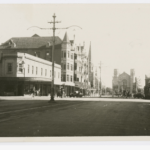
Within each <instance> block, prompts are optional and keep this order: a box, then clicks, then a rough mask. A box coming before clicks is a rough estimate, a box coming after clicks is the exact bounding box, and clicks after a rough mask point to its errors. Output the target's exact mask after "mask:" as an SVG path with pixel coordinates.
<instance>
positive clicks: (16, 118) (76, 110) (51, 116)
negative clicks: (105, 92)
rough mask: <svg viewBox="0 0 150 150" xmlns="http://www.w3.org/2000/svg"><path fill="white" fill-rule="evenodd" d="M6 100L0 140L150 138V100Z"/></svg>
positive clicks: (1, 110)
mask: <svg viewBox="0 0 150 150" xmlns="http://www.w3.org/2000/svg"><path fill="white" fill-rule="evenodd" d="M3 99H4V98H1V100H0V137H26V136H28V137H39V136H48V137H52V136H144V135H150V100H135V99H111V98H109V99H106V98H101V99H100V98H95V99H94V98H80V99H79V98H72V99H69V98H68V99H59V98H58V99H57V100H56V102H55V103H48V99H49V98H34V99H31V98H28V99H27V98H21V97H20V98H13V97H11V98H5V100H3ZM15 99H16V100H15ZM41 99H43V100H41Z"/></svg>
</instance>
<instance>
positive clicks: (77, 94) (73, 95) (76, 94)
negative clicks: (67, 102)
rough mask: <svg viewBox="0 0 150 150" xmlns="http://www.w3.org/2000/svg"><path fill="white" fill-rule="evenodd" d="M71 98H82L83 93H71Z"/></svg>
mask: <svg viewBox="0 0 150 150" xmlns="http://www.w3.org/2000/svg"><path fill="white" fill-rule="evenodd" d="M69 96H70V97H82V96H83V93H82V92H79V91H75V92H74V93H70V95H69Z"/></svg>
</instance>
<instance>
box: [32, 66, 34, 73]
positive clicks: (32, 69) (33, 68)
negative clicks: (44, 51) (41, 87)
mask: <svg viewBox="0 0 150 150" xmlns="http://www.w3.org/2000/svg"><path fill="white" fill-rule="evenodd" d="M33 73H34V66H32V74H33Z"/></svg>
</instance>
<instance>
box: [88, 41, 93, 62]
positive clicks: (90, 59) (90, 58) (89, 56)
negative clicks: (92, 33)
mask: <svg viewBox="0 0 150 150" xmlns="http://www.w3.org/2000/svg"><path fill="white" fill-rule="evenodd" d="M88 58H89V62H91V61H92V56H91V41H90V48H89V55H88Z"/></svg>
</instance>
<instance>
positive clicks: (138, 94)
mask: <svg viewBox="0 0 150 150" xmlns="http://www.w3.org/2000/svg"><path fill="white" fill-rule="evenodd" d="M134 98H145V96H144V94H142V93H137V94H134Z"/></svg>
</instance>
